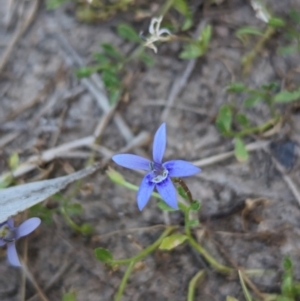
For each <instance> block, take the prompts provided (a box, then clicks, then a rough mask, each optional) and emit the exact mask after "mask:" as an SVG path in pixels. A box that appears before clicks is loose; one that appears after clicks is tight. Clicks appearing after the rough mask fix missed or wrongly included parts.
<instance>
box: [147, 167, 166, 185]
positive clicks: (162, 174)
mask: <svg viewBox="0 0 300 301" xmlns="http://www.w3.org/2000/svg"><path fill="white" fill-rule="evenodd" d="M150 170H151V171H152V176H153V177H152V179H151V182H152V183H160V182H162V181H163V180H165V179H166V178H167V177H168V174H169V171H168V170H167V169H166V168H164V167H163V165H162V164H159V163H156V162H150Z"/></svg>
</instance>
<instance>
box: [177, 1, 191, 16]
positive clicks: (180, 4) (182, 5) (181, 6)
mask: <svg viewBox="0 0 300 301" xmlns="http://www.w3.org/2000/svg"><path fill="white" fill-rule="evenodd" d="M173 7H174V8H175V9H176V10H177V11H178V12H179V13H181V14H182V15H184V16H186V15H188V14H189V13H190V9H189V7H188V5H187V1H185V0H174V1H173Z"/></svg>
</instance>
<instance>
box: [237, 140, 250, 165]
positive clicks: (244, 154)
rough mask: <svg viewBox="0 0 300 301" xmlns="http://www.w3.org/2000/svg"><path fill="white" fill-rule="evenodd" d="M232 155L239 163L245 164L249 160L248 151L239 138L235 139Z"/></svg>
mask: <svg viewBox="0 0 300 301" xmlns="http://www.w3.org/2000/svg"><path fill="white" fill-rule="evenodd" d="M234 155H235V157H236V158H237V160H238V161H239V162H245V161H247V160H248V158H249V154H248V151H247V149H246V146H245V144H244V142H243V141H242V139H241V138H235V145H234Z"/></svg>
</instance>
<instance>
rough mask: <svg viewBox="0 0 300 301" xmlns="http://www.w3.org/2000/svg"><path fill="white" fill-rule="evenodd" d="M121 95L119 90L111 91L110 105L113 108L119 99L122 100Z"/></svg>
mask: <svg viewBox="0 0 300 301" xmlns="http://www.w3.org/2000/svg"><path fill="white" fill-rule="evenodd" d="M120 95H121V90H119V89H115V90H112V91H110V93H109V103H110V105H111V106H113V105H115V104H116V103H117V102H118V100H119V98H120Z"/></svg>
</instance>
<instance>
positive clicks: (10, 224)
mask: <svg viewBox="0 0 300 301" xmlns="http://www.w3.org/2000/svg"><path fill="white" fill-rule="evenodd" d="M6 223H7V225H8V227H9V228H10V229H11V230H12V229H14V220H13V219H12V218H9V219H8V220H7V222H6Z"/></svg>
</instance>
